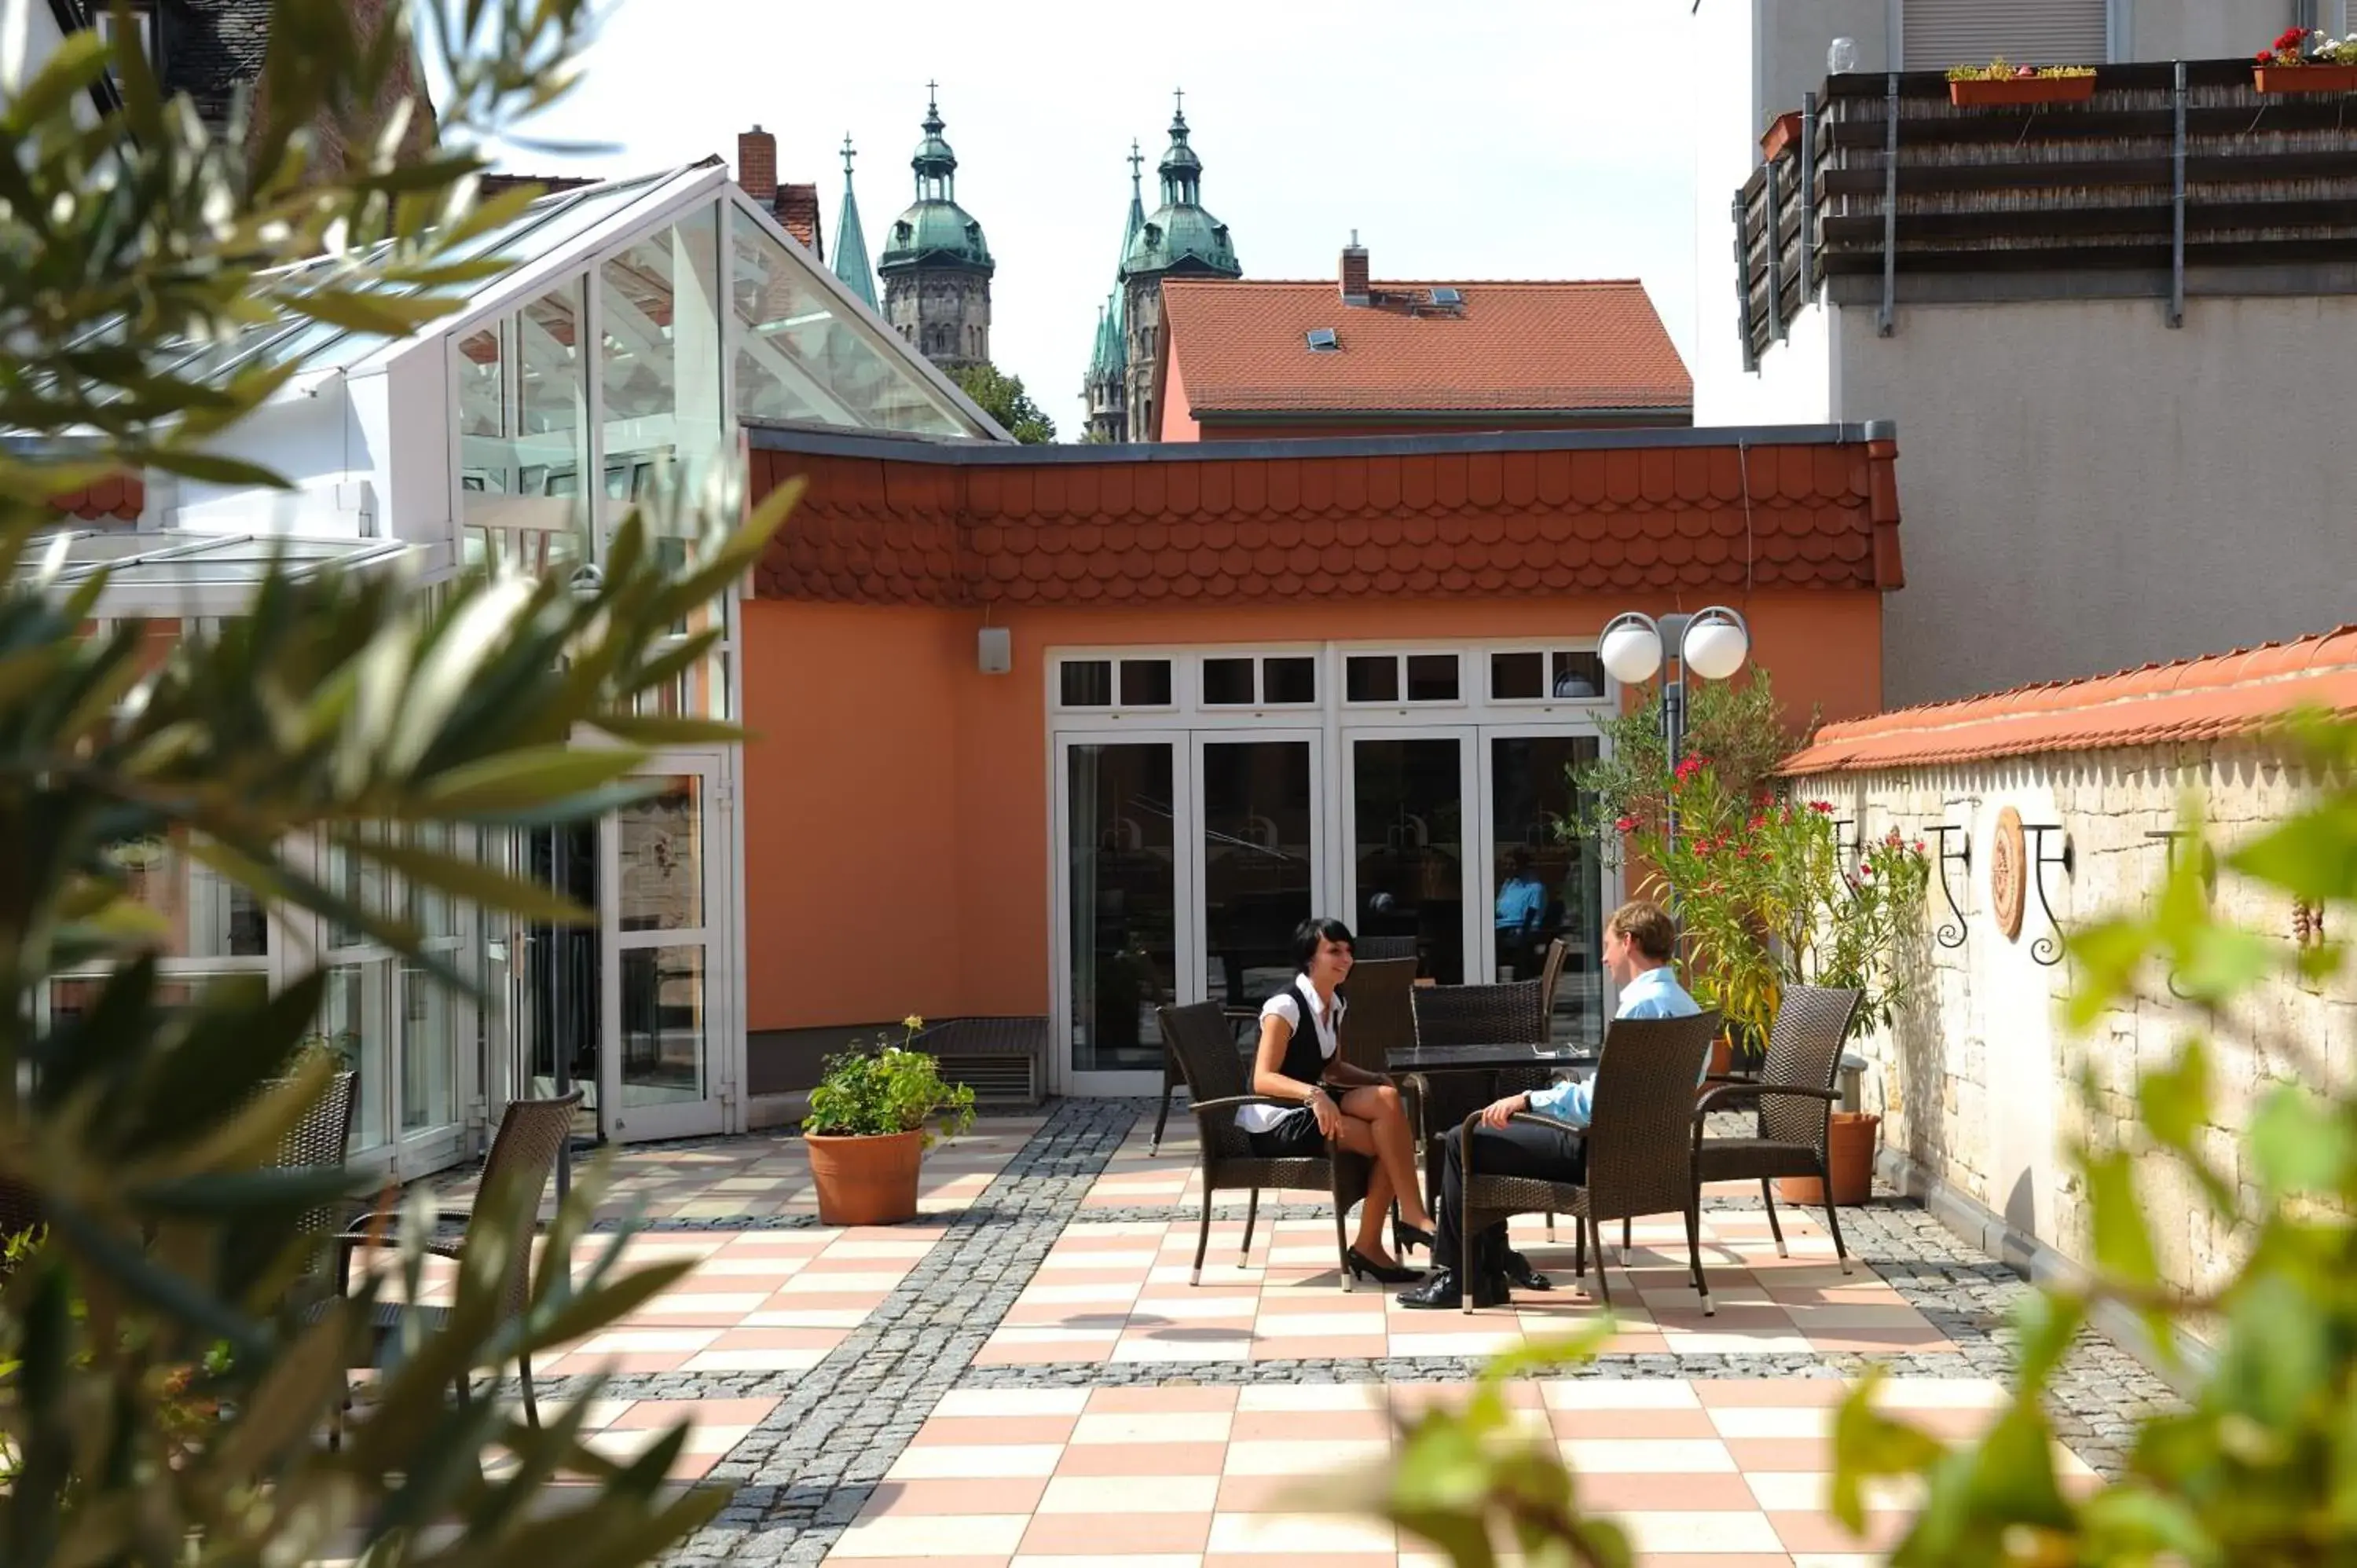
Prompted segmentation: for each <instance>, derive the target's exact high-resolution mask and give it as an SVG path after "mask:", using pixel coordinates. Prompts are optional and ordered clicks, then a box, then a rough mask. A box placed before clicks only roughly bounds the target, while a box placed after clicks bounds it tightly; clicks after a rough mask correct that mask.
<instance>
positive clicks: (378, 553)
mask: <svg viewBox="0 0 2357 1568" xmlns="http://www.w3.org/2000/svg"><path fill="white" fill-rule="evenodd" d="M408 550H409V546H407V545H404V544H403V543H402V542H400V541H399V540H394V539H303V538H296V537H293V536H289V535H284V534H281V535H272V534H262V533H203V534H188V533H181V534H175V533H172V532H162V533H135V532H126V531H124V530H120V529H115V530H104V529H63V530H59V531H58V532H51V533H44V534H41V535H38V536H37V537H36V538H35V539H34V540H33V542H32V544H31V545H30V547H28V548H27V550H26V552H25V553H24V555H23V556H22V557H21V558H20V559H19V560H18V561H17V564H16V580H17V581H18V582H19V583H20V584H21V583H27V582H31V581H35V580H38V579H40V578H44V577H47V578H48V579H49V581H50V583H51V584H52V585H54V586H56V587H71V586H73V585H76V584H78V583H81V582H83V581H86V580H87V579H89V578H91V577H92V576H95V575H97V574H99V573H100V572H104V573H105V574H106V595H107V597H108V599H109V600H110V601H112V600H116V599H119V598H122V597H124V596H126V595H127V594H128V593H130V592H131V591H134V590H139V589H148V590H158V591H162V592H165V593H171V592H178V591H184V590H188V589H202V588H240V589H250V588H252V587H253V586H254V585H257V584H259V583H260V582H261V581H262V579H263V578H264V575H267V574H268V573H269V571H270V568H271V567H272V566H273V565H274V564H275V565H277V566H278V567H280V569H281V570H282V572H283V573H284V574H285V575H287V576H291V577H296V578H301V577H307V576H310V575H314V574H316V573H317V572H320V571H322V570H325V569H326V568H328V567H330V566H336V567H341V568H343V569H346V570H354V569H358V570H367V569H369V568H371V567H376V566H382V565H386V564H390V563H392V562H393V561H395V560H398V559H399V558H400V557H401V556H402V555H403V554H404V553H407V552H408ZM111 613H122V612H121V611H120V610H119V609H113V610H112V611H111Z"/></svg>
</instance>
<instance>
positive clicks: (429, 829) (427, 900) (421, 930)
mask: <svg viewBox="0 0 2357 1568" xmlns="http://www.w3.org/2000/svg"><path fill="white" fill-rule="evenodd" d="M409 836H410V842H412V843H414V844H416V846H417V847H418V848H419V849H421V850H424V851H425V852H426V853H427V854H438V855H443V856H451V853H452V852H451V845H452V843H454V842H455V840H454V835H453V832H452V830H451V828H450V827H449V825H448V824H447V823H444V822H428V823H424V824H421V825H420V826H418V827H415V828H413V829H411V830H410V834H409ZM454 858H455V857H454ZM403 886H404V891H405V892H406V893H407V896H408V897H407V904H408V915H409V922H410V924H412V925H414V926H415V927H416V928H417V932H418V935H420V936H421V937H424V938H425V940H427V941H429V942H430V941H434V940H436V939H438V938H442V937H455V936H457V934H458V910H457V906H456V905H454V904H452V903H451V902H450V896H449V895H448V894H447V893H444V892H441V891H439V890H438V889H436V888H432V887H427V886H424V885H422V884H420V883H415V882H408V883H404V885H403Z"/></svg>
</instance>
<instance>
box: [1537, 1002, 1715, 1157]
mask: <svg viewBox="0 0 2357 1568" xmlns="http://www.w3.org/2000/svg"><path fill="white" fill-rule="evenodd" d="M1701 1011H1702V1007H1701V1005H1700V1004H1698V1003H1696V1002H1695V999H1694V998H1693V997H1691V996H1689V995H1687V994H1686V993H1685V987H1684V986H1682V985H1680V984H1679V983H1678V977H1677V975H1676V974H1675V973H1674V972H1672V970H1671V968H1670V966H1669V965H1668V964H1663V965H1662V966H1661V967H1660V968H1659V969H1649V970H1647V971H1645V972H1643V973H1642V974H1640V975H1638V976H1637V977H1636V978H1635V979H1634V980H1631V982H1630V983H1628V984H1626V985H1624V986H1622V987H1621V988H1620V1013H1619V1015H1618V1016H1620V1017H1623V1018H1691V1017H1693V1016H1694V1015H1695V1014H1697V1013H1699V1012H1701ZM1709 1073H1710V1064H1709V1063H1708V1062H1707V1061H1706V1062H1705V1063H1704V1064H1703V1069H1702V1075H1701V1076H1699V1077H1697V1078H1696V1079H1695V1085H1696V1086H1697V1087H1699V1086H1700V1085H1701V1083H1702V1079H1703V1078H1705V1077H1707V1076H1709ZM1595 1108H1596V1079H1594V1078H1593V1077H1590V1078H1587V1079H1581V1080H1580V1081H1578V1082H1577V1083H1569V1082H1566V1083H1558V1084H1555V1085H1554V1086H1553V1087H1551V1088H1547V1089H1534V1090H1532V1091H1531V1109H1532V1110H1533V1111H1535V1112H1538V1113H1539V1114H1540V1115H1542V1116H1552V1117H1554V1118H1555V1120H1556V1121H1558V1122H1566V1123H1567V1124H1569V1125H1571V1126H1574V1127H1585V1126H1587V1122H1588V1118H1589V1116H1590V1115H1591V1114H1592V1113H1593V1112H1594V1111H1595Z"/></svg>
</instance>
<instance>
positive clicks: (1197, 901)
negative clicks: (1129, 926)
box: [1178, 728, 1332, 1009]
mask: <svg viewBox="0 0 2357 1568" xmlns="http://www.w3.org/2000/svg"><path fill="white" fill-rule="evenodd" d="M1325 738H1326V737H1325V736H1324V734H1323V732H1321V731H1318V730H1315V729H1258V728H1254V729H1222V730H1198V731H1196V732H1195V733H1194V736H1193V746H1192V751H1193V757H1192V759H1191V760H1192V778H1191V779H1190V780H1189V782H1190V784H1191V786H1192V788H1191V789H1189V799H1190V803H1191V805H1192V807H1193V810H1192V811H1190V812H1189V814H1188V816H1187V817H1186V818H1184V819H1182V823H1183V827H1184V830H1185V838H1186V841H1187V843H1189V846H1190V847H1189V854H1190V857H1191V859H1192V862H1193V864H1192V865H1191V866H1190V867H1189V870H1190V871H1191V873H1192V883H1193V889H1194V891H1193V896H1192V897H1190V898H1189V900H1188V901H1187V902H1186V903H1185V904H1184V905H1183V906H1182V908H1184V909H1185V910H1186V911H1187V914H1188V916H1189V918H1188V920H1187V921H1186V923H1185V924H1186V929H1184V930H1183V931H1182V932H1181V937H1182V940H1181V942H1180V946H1179V962H1180V969H1179V986H1178V995H1179V1000H1180V1001H1182V1002H1204V1001H1211V1002H1218V1003H1221V1004H1223V1005H1225V1006H1227V1007H1230V1008H1235V1009H1243V1008H1257V1007H1258V1006H1259V1005H1260V1004H1262V1003H1263V1002H1265V1001H1266V1000H1267V999H1268V998H1269V997H1270V996H1273V995H1275V993H1277V992H1279V991H1282V990H1284V989H1285V987H1286V985H1288V984H1290V983H1292V979H1293V973H1294V967H1293V951H1292V944H1293V934H1294V932H1295V930H1296V929H1298V928H1299V926H1300V924H1301V922H1302V921H1304V920H1306V919H1308V918H1310V917H1311V916H1313V915H1322V914H1324V913H1326V910H1327V908H1328V905H1327V898H1328V895H1329V888H1330V887H1331V886H1332V883H1331V880H1330V877H1329V872H1328V865H1329V856H1328V854H1327V849H1326V832H1327V820H1328V812H1327V810H1326V800H1327V795H1328V791H1329V784H1328V781H1327V777H1326V769H1325V757H1324V751H1325Z"/></svg>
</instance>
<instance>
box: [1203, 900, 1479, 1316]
mask: <svg viewBox="0 0 2357 1568" xmlns="http://www.w3.org/2000/svg"><path fill="white" fill-rule="evenodd" d="M1351 940H1352V939H1351V928H1350V927H1348V926H1346V925H1344V924H1343V923H1342V922H1341V921H1340V920H1336V919H1331V918H1310V919H1307V920H1304V921H1302V922H1301V925H1300V926H1299V928H1298V929H1296V930H1295V932H1294V935H1293V956H1294V968H1295V974H1294V980H1293V983H1292V984H1291V985H1289V986H1287V987H1286V989H1285V990H1283V991H1280V992H1278V993H1276V994H1275V995H1274V996H1272V997H1270V998H1269V999H1268V1000H1267V1002H1265V1003H1264V1004H1262V1006H1261V1010H1260V1050H1259V1053H1258V1055H1257V1057H1256V1058H1254V1064H1253V1092H1254V1094H1265V1095H1267V1096H1269V1097H1270V1098H1271V1099H1275V1100H1282V1101H1288V1102H1289V1103H1290V1106H1291V1108H1290V1109H1287V1108H1286V1107H1284V1106H1275V1105H1247V1106H1245V1107H1243V1109H1242V1110H1241V1111H1239V1112H1236V1122H1237V1125H1239V1126H1241V1127H1242V1128H1243V1130H1244V1132H1245V1133H1246V1134H1247V1135H1248V1136H1249V1137H1250V1139H1251V1140H1252V1149H1253V1153H1254V1154H1255V1155H1259V1156H1260V1157H1261V1158H1263V1159H1295V1158H1299V1157H1302V1156H1305V1155H1318V1154H1323V1153H1324V1152H1325V1151H1326V1147H1327V1141H1328V1140H1329V1139H1331V1140H1332V1141H1333V1142H1334V1143H1335V1144H1339V1145H1340V1146H1341V1147H1342V1148H1345V1149H1349V1150H1350V1151H1351V1152H1352V1153H1353V1154H1359V1155H1366V1156H1368V1157H1369V1158H1370V1159H1372V1160H1373V1161H1374V1165H1375V1168H1374V1174H1373V1176H1372V1178H1371V1179H1370V1180H1369V1182H1368V1186H1367V1201H1366V1205H1365V1207H1364V1208H1361V1210H1360V1211H1359V1237H1358V1240H1357V1241H1356V1243H1354V1244H1353V1245H1352V1246H1351V1249H1350V1253H1349V1258H1348V1266H1349V1268H1350V1270H1351V1276H1352V1277H1353V1278H1361V1277H1363V1278H1369V1279H1373V1280H1376V1281H1379V1282H1381V1283H1384V1284H1405V1283H1407V1282H1408V1281H1410V1280H1415V1279H1418V1278H1421V1277H1422V1275H1423V1271H1422V1270H1420V1269H1414V1268H1408V1267H1405V1266H1404V1260H1405V1253H1406V1251H1407V1249H1408V1248H1410V1247H1412V1246H1415V1247H1422V1248H1424V1249H1426V1251H1430V1250H1431V1247H1432V1219H1431V1216H1430V1215H1428V1214H1426V1212H1425V1209H1424V1195H1423V1193H1422V1191H1421V1190H1420V1188H1419V1187H1418V1184H1417V1182H1416V1179H1415V1148H1414V1142H1413V1140H1412V1138H1411V1137H1410V1134H1409V1133H1408V1125H1407V1115H1406V1112H1405V1111H1403V1110H1402V1109H1401V1106H1400V1096H1399V1089H1398V1086H1397V1085H1395V1084H1394V1083H1393V1082H1392V1080H1391V1079H1389V1078H1388V1077H1386V1076H1384V1075H1383V1074H1382V1073H1378V1072H1369V1071H1367V1070H1366V1069H1363V1068H1359V1067H1353V1066H1352V1065H1351V1063H1349V1062H1347V1061H1345V1060H1343V1059H1342V1057H1341V1055H1340V1049H1339V1047H1340V1041H1341V1030H1342V1017H1343V1014H1344V1013H1345V1012H1346V1011H1347V1010H1348V1007H1349V1004H1347V1003H1346V1002H1344V1001H1343V999H1342V998H1341V997H1340V996H1338V995H1336V994H1335V992H1336V990H1337V988H1338V987H1340V985H1341V983H1342V982H1343V981H1345V980H1347V979H1349V978H1350V975H1351ZM1394 1198H1397V1199H1398V1201H1399V1207H1400V1212H1399V1217H1398V1218H1397V1219H1394V1221H1393V1226H1392V1229H1393V1240H1394V1241H1395V1242H1396V1243H1397V1245H1398V1247H1399V1250H1400V1253H1401V1256H1400V1257H1397V1258H1395V1257H1394V1255H1393V1254H1392V1252H1391V1251H1388V1250H1387V1249H1385V1247H1384V1246H1383V1216H1384V1215H1386V1214H1388V1213H1389V1212H1390V1211H1391V1207H1392V1202H1393V1199H1394Z"/></svg>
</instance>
